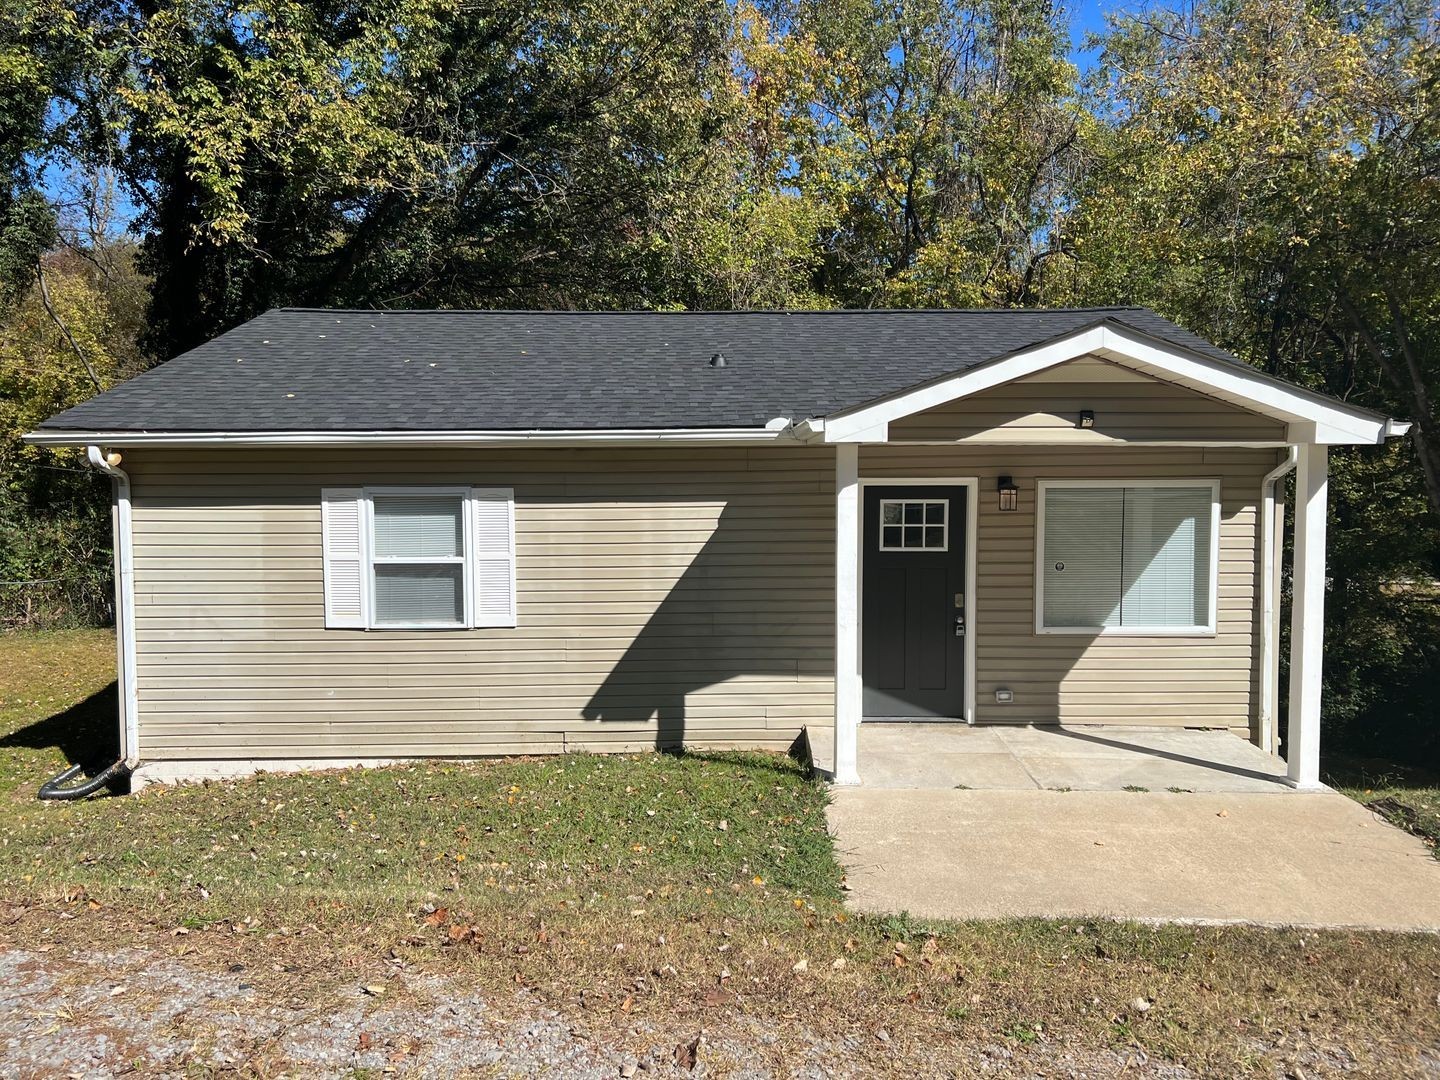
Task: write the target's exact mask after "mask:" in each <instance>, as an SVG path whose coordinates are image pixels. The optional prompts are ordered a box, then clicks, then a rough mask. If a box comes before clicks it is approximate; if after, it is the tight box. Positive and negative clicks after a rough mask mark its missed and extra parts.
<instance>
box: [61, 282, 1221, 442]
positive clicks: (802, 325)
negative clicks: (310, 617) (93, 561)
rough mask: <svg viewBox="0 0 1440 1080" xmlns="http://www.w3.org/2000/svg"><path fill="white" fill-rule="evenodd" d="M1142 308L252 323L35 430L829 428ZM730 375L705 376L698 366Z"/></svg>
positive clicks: (1155, 319)
mask: <svg viewBox="0 0 1440 1080" xmlns="http://www.w3.org/2000/svg"><path fill="white" fill-rule="evenodd" d="M1106 320H1109V321H1112V322H1115V323H1120V324H1123V325H1125V326H1128V327H1130V328H1132V329H1134V330H1138V331H1140V332H1142V333H1144V334H1147V335H1149V336H1151V337H1154V338H1159V339H1161V340H1163V341H1167V342H1169V343H1171V344H1174V345H1178V346H1182V347H1185V348H1188V349H1191V350H1193V351H1196V352H1200V353H1204V354H1206V355H1209V356H1211V357H1214V358H1216V359H1219V360H1225V361H1229V362H1233V363H1239V362H1240V361H1238V360H1235V359H1234V357H1231V356H1229V355H1228V354H1227V353H1224V352H1222V351H1220V350H1219V349H1216V348H1215V347H1214V346H1212V345H1210V344H1208V343H1207V342H1205V341H1204V340H1203V339H1201V338H1199V337H1196V336H1195V335H1194V334H1191V333H1189V332H1188V331H1185V330H1182V329H1181V328H1180V327H1178V326H1176V325H1175V324H1174V323H1171V322H1168V321H1167V320H1165V319H1162V318H1161V317H1160V316H1158V315H1156V314H1155V313H1154V312H1151V311H1148V310H1146V309H1144V308H1083V309H1051V310H1038V309H1024V310H995V311H897V310H874V311H806V312H800V311H797V312H779V311H731V312H648V311H645V312H641V311H633V312H632V311H620V312H569V311H329V310H313V309H289V308H285V309H278V310H275V311H269V312H266V313H265V314H264V315H261V316H260V317H259V318H256V319H252V320H251V321H250V322H247V323H245V324H243V325H241V326H237V327H236V328H235V329H233V330H231V331H229V332H228V333H225V334H222V335H220V336H219V337H218V338H216V339H214V340H213V341H210V342H207V343H206V344H204V345H201V346H200V347H199V348H197V349H194V350H192V351H190V352H188V353H185V354H184V355H182V356H178V357H176V358H175V359H174V360H171V361H170V362H169V363H166V364H162V365H160V366H159V367H157V368H155V369H153V370H152V371H148V372H146V373H145V374H143V375H140V376H138V377H137V378H134V379H131V380H130V381H129V382H127V383H124V384H122V385H121V386H118V387H116V388H115V389H113V390H110V391H107V392H106V393H103V394H101V395H99V396H98V397H95V398H92V399H91V400H90V401H87V402H85V403H84V404H81V405H77V406H75V407H74V408H72V409H68V410H66V411H65V412H62V413H60V414H59V415H58V416H54V417H52V418H51V419H49V420H47V421H46V422H45V423H44V425H43V426H42V428H41V430H42V431H65V430H69V431H166V432H171V431H173V432H186V431H234V432H266V431H486V430H493V431H509V430H527V429H537V428H538V429H597V430H598V429H605V428H693V427H707V428H714V427H760V426H763V425H764V424H765V423H766V422H767V421H769V420H771V419H773V418H775V417H779V416H785V417H790V418H792V419H796V420H799V419H802V418H805V417H818V416H826V415H828V414H831V413H835V412H838V411H840V410H843V409H847V408H851V407H853V406H856V405H861V404H864V403H866V402H869V401H873V400H875V399H877V398H881V397H885V396H887V395H889V394H892V393H896V392H898V391H900V390H904V389H906V388H908V387H911V386H915V385H917V384H920V383H924V382H927V381H929V380H931V379H935V378H938V377H940V376H943V375H946V374H949V373H952V372H955V371H959V370H962V369H964V368H968V367H974V366H975V365H977V364H981V363H984V362H985V361H987V360H993V359H995V358H997V357H1000V356H1005V355H1007V354H1009V353H1012V352H1015V351H1016V350H1019V349H1024V348H1027V347H1031V346H1034V345H1038V344H1040V343H1042V342H1045V341H1048V340H1050V339H1052V338H1056V337H1059V336H1062V335H1064V334H1068V333H1071V332H1073V331H1076V330H1080V329H1083V328H1085V327H1088V326H1093V325H1095V324H1096V323H1099V322H1101V321H1106ZM716 352H720V353H724V355H725V357H726V360H727V364H726V366H724V367H722V368H716V367H712V366H711V365H710V364H709V360H710V357H711V355H712V354H714V353H716Z"/></svg>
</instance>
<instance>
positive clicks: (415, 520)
mask: <svg viewBox="0 0 1440 1080" xmlns="http://www.w3.org/2000/svg"><path fill="white" fill-rule="evenodd" d="M373 501H374V506H375V554H376V555H377V556H380V557H394V558H404V557H407V556H408V557H412V558H413V557H416V556H419V557H427V556H434V555H441V556H444V555H449V556H458V555H463V554H464V553H465V533H464V521H465V519H464V518H463V517H462V516H461V512H460V507H461V502H462V500H461V498H460V496H458V495H376V496H375V497H374V500H373Z"/></svg>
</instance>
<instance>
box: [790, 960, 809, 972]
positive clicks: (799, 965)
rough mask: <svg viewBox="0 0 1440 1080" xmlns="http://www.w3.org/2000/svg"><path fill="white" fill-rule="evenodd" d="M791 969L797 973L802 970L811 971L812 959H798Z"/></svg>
mask: <svg viewBox="0 0 1440 1080" xmlns="http://www.w3.org/2000/svg"><path fill="white" fill-rule="evenodd" d="M790 970H791V971H793V972H796V973H797V974H798V973H799V972H802V971H809V970H810V961H809V960H804V959H801V960H798V961H796V963H795V966H794V967H792V968H791V969H790Z"/></svg>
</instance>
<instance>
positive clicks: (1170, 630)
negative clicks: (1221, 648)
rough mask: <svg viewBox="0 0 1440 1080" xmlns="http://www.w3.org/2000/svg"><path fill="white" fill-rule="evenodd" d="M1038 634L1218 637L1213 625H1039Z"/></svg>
mask: <svg viewBox="0 0 1440 1080" xmlns="http://www.w3.org/2000/svg"><path fill="white" fill-rule="evenodd" d="M1035 633H1037V634H1069V635H1072V636H1073V635H1082V634H1083V635H1088V636H1089V637H1198V638H1213V637H1216V636H1217V634H1216V631H1215V628H1214V627H1213V626H1037V627H1035Z"/></svg>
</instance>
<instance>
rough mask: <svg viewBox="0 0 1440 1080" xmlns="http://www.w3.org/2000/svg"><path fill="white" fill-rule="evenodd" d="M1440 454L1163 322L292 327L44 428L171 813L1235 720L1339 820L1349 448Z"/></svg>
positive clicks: (194, 356) (926, 314)
mask: <svg viewBox="0 0 1440 1080" xmlns="http://www.w3.org/2000/svg"><path fill="white" fill-rule="evenodd" d="M1408 426H1409V425H1408V424H1405V423H1401V422H1397V421H1394V420H1391V419H1388V418H1386V417H1385V416H1382V415H1377V414H1375V413H1372V412H1369V411H1367V410H1364V409H1359V408H1355V407H1353V406H1351V405H1347V404H1345V403H1344V402H1342V401H1338V400H1334V399H1332V398H1329V397H1325V396H1322V395H1320V394H1317V393H1314V392H1312V391H1310V390H1306V389H1304V388H1301V387H1299V386H1295V385H1291V384H1289V383H1286V382H1284V381H1281V380H1279V379H1276V378H1272V377H1270V376H1268V375H1265V374H1263V373H1261V372H1259V371H1257V370H1256V369H1254V368H1252V367H1250V366H1248V365H1246V364H1244V363H1242V362H1240V361H1238V360H1237V359H1235V358H1234V357H1232V356H1229V355H1227V354H1226V353H1224V352H1222V351H1221V350H1219V349H1217V348H1215V347H1213V346H1212V345H1210V344H1208V343H1206V342H1205V341H1203V340H1201V339H1200V338H1198V337H1196V336H1194V335H1193V334H1190V333H1188V332H1186V331H1184V330H1182V329H1181V328H1179V327H1178V326H1176V325H1174V324H1172V323H1170V322H1167V321H1166V320H1164V319H1162V318H1160V317H1158V316H1157V315H1155V314H1153V313H1151V312H1149V311H1146V310H1144V309H1139V308H1097V309H1084V310H1010V311H821V312H776V311H751V312H710V313H706V312H555V311H544V312H513V311H512V312H505V311H387V312H380V311H332V310H292V309H287V310H276V311H271V312H268V313H266V314H264V315H262V316H260V317H259V318H256V319H254V320H252V321H251V322H248V323H246V324H244V325H242V326H239V327H237V328H236V329H234V330H231V331H230V332H229V333H226V334H223V335H221V336H220V337H218V338H216V339H215V340H213V341H211V342H209V343H207V344H205V345H202V346H200V347H199V348H197V349H195V350H193V351H192V352H189V353H186V354H185V355H183V356H180V357H178V358H176V359H174V360H172V361H170V362H169V363H167V364H164V365H162V366H160V367H158V368H156V369H154V370H152V371H150V372H147V373H146V374H144V375H141V376H139V377H138V378H136V379H133V380H131V381H130V382H127V383H125V384H123V385H121V386H119V387H116V388H115V389H113V390H110V391H108V392H106V393H103V394H101V395H99V396H98V397H96V398H94V399H93V400H91V401H88V402H85V403H84V404H82V405H79V406H76V407H75V408H72V409H70V410H68V411H66V412H63V413H61V414H60V415H58V416H55V417H53V418H52V419H50V420H48V421H46V423H45V424H44V425H42V426H41V427H40V428H39V430H37V431H35V432H33V433H31V434H30V435H29V436H28V438H29V440H30V441H31V442H34V443H39V444H44V445H52V446H64V445H73V446H86V447H89V457H90V460H91V461H92V463H94V464H95V466H96V467H97V468H99V469H101V470H102V471H104V472H106V473H108V474H109V475H110V476H112V477H113V478H114V491H115V522H116V553H117V564H118V565H117V575H116V577H117V589H118V603H117V610H118V623H119V639H120V681H121V687H122V693H121V701H122V711H123V718H122V727H123V742H122V750H123V753H124V754H125V755H126V757H127V758H128V759H129V760H130V762H131V763H132V764H133V765H136V766H138V771H137V774H136V775H137V779H138V780H139V781H141V782H144V781H148V780H167V779H176V778H193V777H199V776H210V775H222V774H236V773H241V772H244V771H247V770H251V769H255V768H264V769H282V768H303V767H322V766H331V765H341V764H353V763H374V762H383V761H389V760H395V759H406V758H416V757H425V756H454V757H472V756H480V755H491V754H512V753H561V752H566V751H573V750H591V751H606V750H615V751H621V750H637V749H642V748H647V747H652V746H656V745H662V746H673V745H678V744H681V743H684V744H686V745H692V746H709V747H736V746H740V747H770V748H785V747H788V746H790V745H791V744H792V743H794V742H795V740H796V739H797V738H800V737H803V738H805V739H806V740H808V744H809V747H810V748H811V751H812V752H813V754H814V757H815V760H816V763H817V765H818V766H819V767H820V768H822V769H824V770H826V771H828V772H829V773H830V774H831V775H833V777H834V778H835V779H836V780H837V782H841V783H853V782H855V781H856V779H857V775H858V773H857V767H858V764H859V763H857V760H856V756H857V751H856V746H857V729H858V726H859V725H860V724H861V723H862V722H863V721H869V720H877V719H888V718H915V717H924V718H931V719H940V720H948V721H953V722H955V723H965V724H1055V723H1062V724H1066V725H1083V724H1106V723H1111V724H1114V723H1123V724H1142V723H1143V724H1155V725H1176V726H1202V727H1208V728H1217V727H1219V728H1228V729H1230V730H1233V731H1234V732H1235V733H1236V734H1238V735H1241V736H1243V737H1245V738H1247V739H1250V740H1253V741H1255V742H1257V743H1259V744H1260V745H1262V746H1265V747H1268V748H1275V747H1276V745H1277V735H1276V730H1277V724H1276V715H1275V714H1276V700H1277V688H1276V681H1277V671H1278V668H1277V646H1276V641H1277V638H1278V610H1279V605H1278V602H1277V583H1278V580H1279V570H1278V566H1279V558H1280V551H1281V544H1280V539H1279V536H1278V530H1279V528H1280V523H1281V520H1282V516H1281V514H1280V513H1279V510H1278V508H1277V505H1276V504H1277V498H1276V482H1277V480H1278V479H1279V478H1280V477H1282V476H1283V475H1285V473H1286V472H1287V471H1288V470H1290V469H1291V468H1292V467H1293V469H1294V470H1295V471H1296V477H1297V479H1296V485H1297V486H1296V490H1297V492H1298V495H1297V500H1296V502H1297V505H1296V508H1295V544H1294V551H1295V555H1294V601H1293V605H1292V618H1291V628H1292V638H1291V641H1292V657H1293V661H1292V664H1291V673H1290V678H1291V683H1290V693H1289V701H1290V716H1289V736H1288V740H1287V745H1286V747H1285V751H1286V757H1287V760H1288V776H1289V779H1290V781H1291V782H1292V783H1293V784H1295V785H1296V786H1299V787H1309V786H1315V785H1316V784H1317V783H1318V768H1319V744H1318V735H1319V718H1320V665H1321V637H1322V633H1323V605H1324V592H1325V585H1324V579H1325V561H1324V546H1325V501H1326V475H1327V464H1326V462H1327V458H1326V455H1327V452H1328V449H1329V447H1331V446H1334V445H1353V444H1378V443H1383V442H1384V441H1385V440H1386V439H1387V438H1390V437H1393V436H1398V435H1403V434H1404V433H1405V431H1406V430H1407V429H1408Z"/></svg>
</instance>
